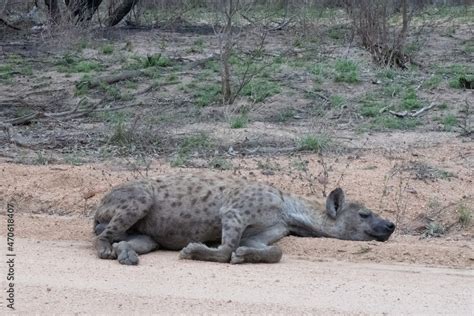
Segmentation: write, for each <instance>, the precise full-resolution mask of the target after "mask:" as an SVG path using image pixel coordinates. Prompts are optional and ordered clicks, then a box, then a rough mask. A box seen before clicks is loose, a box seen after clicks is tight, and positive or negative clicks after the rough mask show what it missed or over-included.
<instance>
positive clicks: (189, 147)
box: [171, 133, 214, 167]
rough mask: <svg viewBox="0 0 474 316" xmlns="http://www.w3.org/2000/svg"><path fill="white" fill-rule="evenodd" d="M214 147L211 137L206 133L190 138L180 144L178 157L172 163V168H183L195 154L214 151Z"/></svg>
mask: <svg viewBox="0 0 474 316" xmlns="http://www.w3.org/2000/svg"><path fill="white" fill-rule="evenodd" d="M213 146H214V145H213V143H212V141H211V140H210V138H209V136H208V135H207V134H205V133H199V134H196V135H191V136H188V137H186V138H184V139H183V140H182V141H181V143H180V144H179V148H178V152H177V155H176V157H175V158H174V159H173V160H172V161H171V166H173V167H179V166H183V165H185V164H186V162H187V161H188V159H189V156H190V155H191V154H192V153H193V152H200V151H208V150H210V149H212V147H213Z"/></svg>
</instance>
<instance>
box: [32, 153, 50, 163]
mask: <svg viewBox="0 0 474 316" xmlns="http://www.w3.org/2000/svg"><path fill="white" fill-rule="evenodd" d="M33 163H34V164H35V165H42V166H46V165H47V164H49V159H48V157H46V156H45V154H44V152H43V151H37V152H36V158H35V160H34V161H33Z"/></svg>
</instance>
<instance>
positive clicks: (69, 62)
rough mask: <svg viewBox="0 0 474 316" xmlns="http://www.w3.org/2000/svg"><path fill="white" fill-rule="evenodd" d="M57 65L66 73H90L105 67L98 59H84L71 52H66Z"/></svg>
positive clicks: (59, 69)
mask: <svg viewBox="0 0 474 316" xmlns="http://www.w3.org/2000/svg"><path fill="white" fill-rule="evenodd" d="M56 65H57V66H58V71H59V72H64V73H83V72H84V73H88V72H91V71H99V70H102V69H103V66H102V65H101V64H100V63H99V62H97V61H94V60H84V59H82V58H79V57H77V56H75V55H71V54H65V55H64V56H63V57H62V58H61V59H60V60H59V61H58V62H57V63H56Z"/></svg>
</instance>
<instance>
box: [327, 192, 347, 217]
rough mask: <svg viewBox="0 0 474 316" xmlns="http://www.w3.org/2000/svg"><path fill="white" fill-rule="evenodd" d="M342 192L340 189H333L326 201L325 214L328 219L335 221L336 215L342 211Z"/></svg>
mask: <svg viewBox="0 0 474 316" xmlns="http://www.w3.org/2000/svg"><path fill="white" fill-rule="evenodd" d="M344 200H345V196H344V191H342V189H341V188H337V189H334V190H333V191H332V192H331V193H329V196H328V198H327V200H326V213H328V215H329V217H331V218H333V219H336V217H337V213H338V212H339V211H340V210H341V209H342V207H343V205H344Z"/></svg>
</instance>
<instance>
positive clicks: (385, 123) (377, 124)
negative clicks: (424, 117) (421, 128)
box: [370, 115, 420, 130]
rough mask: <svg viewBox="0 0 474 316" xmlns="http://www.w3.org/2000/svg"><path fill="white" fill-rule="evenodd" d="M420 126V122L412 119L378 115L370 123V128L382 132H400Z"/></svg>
mask: <svg viewBox="0 0 474 316" xmlns="http://www.w3.org/2000/svg"><path fill="white" fill-rule="evenodd" d="M419 124H420V121H419V120H418V119H417V118H416V117H414V118H411V117H410V118H403V119H400V118H398V117H394V116H387V115H380V116H377V117H375V118H373V120H372V121H371V122H370V125H371V128H372V129H375V130H383V129H400V130H407V129H412V128H415V127H416V126H418V125H419Z"/></svg>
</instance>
